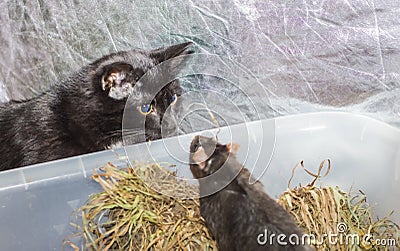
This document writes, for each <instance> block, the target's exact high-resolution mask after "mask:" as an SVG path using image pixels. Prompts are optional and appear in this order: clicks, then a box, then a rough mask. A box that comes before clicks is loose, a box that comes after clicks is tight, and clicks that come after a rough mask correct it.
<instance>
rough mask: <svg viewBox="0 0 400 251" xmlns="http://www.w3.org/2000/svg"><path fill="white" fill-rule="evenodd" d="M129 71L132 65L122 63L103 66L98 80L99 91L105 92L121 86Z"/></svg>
mask: <svg viewBox="0 0 400 251" xmlns="http://www.w3.org/2000/svg"><path fill="white" fill-rule="evenodd" d="M131 70H132V65H130V64H127V63H122V62H117V63H112V64H109V65H106V66H104V67H103V69H102V73H101V78H100V82H101V89H102V90H103V91H106V90H109V89H111V88H112V87H118V86H121V85H122V82H123V81H124V80H125V79H126V77H127V75H128V74H129V72H130V71H131Z"/></svg>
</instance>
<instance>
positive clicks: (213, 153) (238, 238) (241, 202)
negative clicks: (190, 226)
mask: <svg viewBox="0 0 400 251" xmlns="http://www.w3.org/2000/svg"><path fill="white" fill-rule="evenodd" d="M237 149H238V146H237V145H235V144H228V145H221V144H219V143H217V142H216V141H215V140H213V139H212V138H207V137H202V136H196V137H195V138H194V139H193V141H192V143H191V146H190V163H191V164H190V170H191V171H192V174H193V176H194V177H195V178H197V179H198V180H199V184H200V194H201V195H202V197H201V198H200V213H201V215H202V217H203V218H204V219H205V221H206V226H207V227H208V229H209V230H210V231H211V233H212V234H213V236H214V237H215V239H216V241H217V243H218V247H219V250H221V251H235V250H236V251H243V250H252V251H254V250H304V251H305V250H313V249H312V248H311V247H310V246H308V245H302V232H301V230H300V229H299V228H298V227H297V225H296V224H295V222H294V220H293V219H292V217H291V215H290V214H289V213H288V212H286V211H285V210H284V209H283V208H282V207H281V206H279V205H278V204H277V203H276V202H275V200H273V199H272V198H270V197H269V196H268V195H267V194H266V193H265V192H264V191H265V190H264V186H263V185H262V184H261V183H260V182H259V181H256V182H255V183H254V184H249V181H250V177H252V176H251V174H250V172H249V171H248V170H247V169H246V168H244V167H243V166H242V165H241V164H240V163H239V162H238V161H237V160H236V158H235V156H234V155H235V153H236V151H237ZM280 234H282V235H284V236H285V237H286V238H285V239H281V240H280V241H281V243H279V242H278V236H279V235H280ZM291 235H293V237H291ZM281 238H282V237H281ZM289 238H293V239H292V240H291V241H290V240H289ZM296 238H299V239H296ZM297 240H298V242H297ZM285 242H286V244H285ZM292 244H294V245H292ZM297 244H299V245H297Z"/></svg>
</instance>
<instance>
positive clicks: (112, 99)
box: [87, 42, 192, 143]
mask: <svg viewBox="0 0 400 251" xmlns="http://www.w3.org/2000/svg"><path fill="white" fill-rule="evenodd" d="M190 45H191V43H190V42H188V43H182V44H177V45H172V46H168V47H163V48H159V49H155V50H149V51H146V50H131V51H122V52H118V53H114V54H111V55H107V56H105V57H103V58H101V59H99V60H97V61H95V62H93V63H92V64H90V65H89V74H88V76H89V78H90V79H89V81H90V82H91V83H92V87H91V89H90V91H89V92H87V93H89V94H88V95H89V96H91V98H92V100H94V101H95V102H92V105H93V103H94V104H95V105H96V106H97V107H96V111H97V113H98V116H102V117H103V118H106V119H105V120H103V121H104V123H109V125H106V124H104V125H102V126H101V127H102V129H101V130H102V131H103V132H104V133H103V134H107V133H110V135H111V134H112V135H113V134H116V135H117V134H118V132H117V133H115V132H116V131H118V130H121V126H122V125H121V123H122V116H123V113H124V109H125V104H126V102H127V100H128V97H130V96H132V95H133V96H134V98H129V100H131V101H132V100H133V102H134V103H132V104H131V108H133V109H130V111H129V118H128V119H129V121H130V122H132V123H130V124H131V125H130V128H129V130H131V135H133V137H132V138H133V140H131V141H130V143H138V142H141V141H143V137H139V135H141V136H144V137H145V139H146V140H154V139H159V138H161V125H163V129H165V131H174V130H175V128H170V127H173V126H174V125H175V123H171V122H170V121H166V120H167V119H166V118H165V117H166V116H164V115H165V112H166V111H167V110H168V109H169V108H171V107H172V106H175V105H176V103H177V100H178V99H179V97H180V96H181V94H182V89H181V86H180V84H179V81H178V80H173V79H174V78H170V80H172V81H169V82H167V83H164V84H163V85H162V87H161V89H157V88H154V86H157V85H158V86H157V87H159V86H160V85H159V83H158V82H159V80H160V79H162V78H165V75H171V74H172V73H177V72H178V71H179V69H180V68H182V67H183V64H184V62H185V59H184V58H185V57H180V56H183V55H186V54H190V53H192V51H190V50H188V48H189V47H190ZM171 59H172V60H171ZM169 60H170V61H169ZM166 61H168V62H172V63H168V62H166ZM162 63H165V64H164V65H166V66H165V67H164V69H163V71H162V72H157V71H153V70H152V69H154V68H156V66H157V65H160V64H162ZM149 72H151V75H150V76H148V75H149ZM146 74H147V75H146ZM143 76H145V77H143ZM146 76H147V77H146ZM171 76H172V75H171ZM171 76H169V77H171ZM142 77H143V78H144V79H146V81H139V80H140V79H141V80H143V78H142ZM171 109H175V108H171ZM107 117H111V118H112V120H114V121H107ZM140 120H142V121H144V123H145V129H146V130H145V132H143V130H142V129H143V128H139V127H140V123H139V121H140ZM119 133H120V131H119ZM135 135H136V136H137V137H136V136H135ZM107 137H108V135H107ZM117 138H118V136H117ZM106 143H107V142H106Z"/></svg>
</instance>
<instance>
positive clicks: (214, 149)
mask: <svg viewBox="0 0 400 251" xmlns="http://www.w3.org/2000/svg"><path fill="white" fill-rule="evenodd" d="M238 149H239V145H237V144H234V143H229V144H227V145H222V144H219V143H218V142H217V141H216V140H215V139H213V138H208V137H203V136H199V135H198V136H196V137H194V139H193V140H192V143H191V145H190V170H191V171H192V174H193V176H194V177H195V178H196V179H199V178H203V177H206V176H208V175H210V174H213V173H215V172H216V171H218V170H219V169H220V168H221V167H222V166H223V165H224V163H225V162H226V161H227V159H228V157H229V155H231V154H233V155H234V154H236V152H237V150H238Z"/></svg>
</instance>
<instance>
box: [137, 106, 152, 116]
mask: <svg viewBox="0 0 400 251" xmlns="http://www.w3.org/2000/svg"><path fill="white" fill-rule="evenodd" d="M152 111H153V105H152V104H145V105H142V106H141V107H139V112H140V113H141V114H143V115H148V114H150V113H151V112H152Z"/></svg>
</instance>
